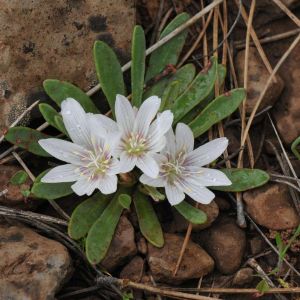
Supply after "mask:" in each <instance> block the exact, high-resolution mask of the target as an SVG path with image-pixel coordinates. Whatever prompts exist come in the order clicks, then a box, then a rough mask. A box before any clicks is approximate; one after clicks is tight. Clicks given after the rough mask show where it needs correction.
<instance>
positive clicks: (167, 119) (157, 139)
mask: <svg viewBox="0 0 300 300" xmlns="http://www.w3.org/2000/svg"><path fill="white" fill-rule="evenodd" d="M173 118H174V116H173V114H172V113H171V111H169V110H166V111H164V112H163V113H161V114H160V115H158V116H157V118H156V120H155V121H154V122H153V123H152V124H151V125H150V128H149V133H148V138H147V139H148V141H149V142H148V143H149V149H150V150H151V151H155V152H158V151H160V150H162V149H163V148H164V145H165V138H164V135H165V134H166V133H167V132H168V130H170V128H171V127H172V122H173Z"/></svg>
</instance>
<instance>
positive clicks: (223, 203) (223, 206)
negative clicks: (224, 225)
mask: <svg viewBox="0 0 300 300" xmlns="http://www.w3.org/2000/svg"><path fill="white" fill-rule="evenodd" d="M214 201H215V202H216V204H217V205H218V207H219V210H228V209H230V207H231V205H230V203H229V202H228V201H227V200H226V199H224V198H221V197H218V196H217V197H216V198H215V199H214Z"/></svg>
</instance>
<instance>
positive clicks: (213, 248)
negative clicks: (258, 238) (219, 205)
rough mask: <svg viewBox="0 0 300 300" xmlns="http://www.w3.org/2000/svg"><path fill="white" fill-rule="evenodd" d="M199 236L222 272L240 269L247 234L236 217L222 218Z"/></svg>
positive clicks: (228, 272) (232, 271) (227, 272)
mask: <svg viewBox="0 0 300 300" xmlns="http://www.w3.org/2000/svg"><path fill="white" fill-rule="evenodd" d="M198 238H199V240H200V243H201V245H203V247H204V248H205V249H206V251H207V252H208V254H209V255H211V256H212V257H213V259H214V260H215V263H216V267H217V269H218V270H219V271H220V272H221V273H223V274H232V273H234V272H236V271H237V270H238V269H239V267H240V265H241V262H242V258H243V256H244V252H245V248H246V235H245V232H244V231H243V230H242V229H240V228H239V227H238V226H237V225H236V224H235V220H234V219H230V218H222V219H220V220H219V221H218V222H217V223H216V224H214V225H213V226H212V227H210V228H208V229H206V230H204V231H202V232H200V233H199V236H198Z"/></svg>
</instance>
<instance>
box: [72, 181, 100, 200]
mask: <svg viewBox="0 0 300 300" xmlns="http://www.w3.org/2000/svg"><path fill="white" fill-rule="evenodd" d="M97 184H98V180H97V179H96V178H95V179H89V178H88V177H81V178H80V179H79V180H78V181H76V182H75V183H74V184H73V185H72V186H71V188H72V190H73V191H74V192H75V193H76V194H77V195H78V196H83V195H85V194H86V195H88V196H90V195H91V194H92V193H93V192H94V190H95V189H96V188H97Z"/></svg>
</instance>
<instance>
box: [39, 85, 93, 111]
mask: <svg viewBox="0 0 300 300" xmlns="http://www.w3.org/2000/svg"><path fill="white" fill-rule="evenodd" d="M43 86H44V89H45V91H46V93H47V95H48V96H49V97H50V98H51V99H52V100H53V101H54V102H55V103H56V104H57V105H58V106H59V107H60V105H61V103H62V102H63V101H64V100H66V99H67V98H74V99H75V100H77V101H78V102H79V103H80V104H81V106H82V107H83V109H84V110H85V111H86V112H91V113H99V110H98V108H97V107H96V105H95V104H94V103H93V101H92V100H91V98H90V97H89V96H88V95H87V94H86V93H85V92H84V91H82V90H81V89H80V88H79V87H77V86H75V85H73V84H71V83H69V82H66V81H60V80H56V79H46V80H45V81H44V83H43Z"/></svg>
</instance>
